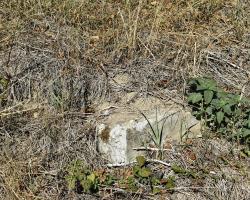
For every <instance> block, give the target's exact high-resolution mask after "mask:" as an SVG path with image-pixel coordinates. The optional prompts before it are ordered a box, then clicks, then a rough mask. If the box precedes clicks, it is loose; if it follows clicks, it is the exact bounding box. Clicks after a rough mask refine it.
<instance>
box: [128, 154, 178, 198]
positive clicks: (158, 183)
mask: <svg viewBox="0 0 250 200" xmlns="http://www.w3.org/2000/svg"><path fill="white" fill-rule="evenodd" d="M136 161H137V164H136V165H135V166H134V167H133V173H134V178H136V180H138V182H139V183H141V184H144V185H148V186H150V188H151V191H152V193H153V194H158V193H160V192H161V191H162V190H163V189H164V187H165V188H167V189H172V188H174V187H175V183H174V182H175V180H174V178H173V177H170V178H168V179H166V178H163V177H159V176H157V175H156V174H155V173H154V172H153V171H152V170H151V169H150V168H149V167H147V164H148V163H147V161H146V159H145V157H144V156H137V157H136Z"/></svg>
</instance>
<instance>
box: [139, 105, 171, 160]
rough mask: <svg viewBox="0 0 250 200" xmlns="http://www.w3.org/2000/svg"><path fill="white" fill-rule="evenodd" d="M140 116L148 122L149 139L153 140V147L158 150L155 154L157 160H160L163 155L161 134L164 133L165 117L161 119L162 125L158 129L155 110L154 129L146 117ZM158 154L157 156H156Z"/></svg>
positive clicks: (158, 123)
mask: <svg viewBox="0 0 250 200" xmlns="http://www.w3.org/2000/svg"><path fill="white" fill-rule="evenodd" d="M140 113H141V115H142V116H143V117H144V118H145V119H146V121H147V122H148V125H149V127H150V132H149V134H150V136H151V139H152V140H153V143H154V145H155V146H156V147H157V148H158V149H159V152H157V156H156V157H158V158H159V159H162V155H163V150H162V149H163V142H164V141H163V133H164V125H165V123H166V120H167V117H165V118H164V119H163V122H162V125H161V127H160V121H159V120H158V113H157V109H156V120H155V121H156V127H155V128H154V125H153V124H152V123H151V122H150V121H149V119H148V117H147V116H146V115H145V114H144V113H143V112H140ZM158 153H159V154H158Z"/></svg>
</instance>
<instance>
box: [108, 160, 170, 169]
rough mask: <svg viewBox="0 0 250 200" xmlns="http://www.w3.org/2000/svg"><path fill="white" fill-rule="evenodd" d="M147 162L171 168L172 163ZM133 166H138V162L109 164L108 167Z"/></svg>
mask: <svg viewBox="0 0 250 200" xmlns="http://www.w3.org/2000/svg"><path fill="white" fill-rule="evenodd" d="M146 162H149V163H157V164H162V165H164V166H167V167H170V166H171V164H170V163H167V162H164V161H161V160H156V159H148V160H147V161H146ZM133 164H136V161H134V162H129V163H120V164H107V167H126V166H129V165H133Z"/></svg>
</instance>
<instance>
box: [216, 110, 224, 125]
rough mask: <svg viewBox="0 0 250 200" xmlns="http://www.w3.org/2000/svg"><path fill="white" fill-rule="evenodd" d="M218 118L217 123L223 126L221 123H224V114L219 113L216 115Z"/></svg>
mask: <svg viewBox="0 0 250 200" xmlns="http://www.w3.org/2000/svg"><path fill="white" fill-rule="evenodd" d="M216 118H217V122H218V124H221V122H222V121H223V118H224V113H223V112H221V111H219V112H217V113H216Z"/></svg>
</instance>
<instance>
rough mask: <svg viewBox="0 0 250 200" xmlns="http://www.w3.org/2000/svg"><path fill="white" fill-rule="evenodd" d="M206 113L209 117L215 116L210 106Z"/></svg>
mask: <svg viewBox="0 0 250 200" xmlns="http://www.w3.org/2000/svg"><path fill="white" fill-rule="evenodd" d="M206 113H207V114H209V115H211V114H213V109H212V107H210V106H209V107H207V108H206Z"/></svg>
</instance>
